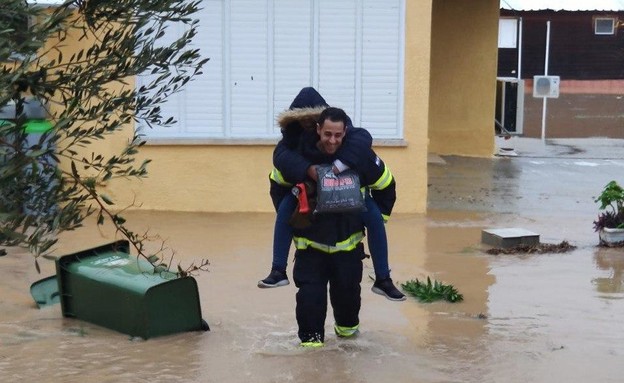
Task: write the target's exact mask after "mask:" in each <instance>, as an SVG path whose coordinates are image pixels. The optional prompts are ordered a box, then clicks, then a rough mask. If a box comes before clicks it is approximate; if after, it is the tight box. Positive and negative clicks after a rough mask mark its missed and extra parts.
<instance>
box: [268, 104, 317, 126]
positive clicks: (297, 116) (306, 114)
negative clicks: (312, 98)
mask: <svg viewBox="0 0 624 383" xmlns="http://www.w3.org/2000/svg"><path fill="white" fill-rule="evenodd" d="M325 108H326V106H316V107H308V108H295V109H287V110H285V111H283V112H282V113H280V114H279V115H278V116H277V124H278V125H279V127H280V128H281V129H282V131H284V130H287V129H303V130H307V129H315V128H316V123H317V121H318V119H319V116H320V115H321V112H323V110H325Z"/></svg>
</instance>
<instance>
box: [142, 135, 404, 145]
mask: <svg viewBox="0 0 624 383" xmlns="http://www.w3.org/2000/svg"><path fill="white" fill-rule="evenodd" d="M145 141H146V143H145V145H149V146H178V145H180V146H202V145H206V146H275V144H277V142H278V141H279V139H278V138H171V137H167V138H147V137H145ZM373 146H375V147H407V141H405V140H404V139H402V138H384V139H375V140H373Z"/></svg>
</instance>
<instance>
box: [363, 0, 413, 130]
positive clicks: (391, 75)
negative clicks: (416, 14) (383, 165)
mask: <svg viewBox="0 0 624 383" xmlns="http://www.w3.org/2000/svg"><path fill="white" fill-rule="evenodd" d="M362 13H363V25H364V26H365V27H364V28H363V31H362V35H363V37H362V60H361V61H362V75H361V78H360V81H361V89H362V90H361V92H362V95H361V105H360V106H359V108H360V111H361V112H360V115H361V117H360V118H361V120H360V121H359V123H360V125H361V126H362V127H365V128H367V129H368V130H370V131H371V133H373V135H374V136H375V137H378V138H393V137H397V135H398V129H399V127H400V126H401V125H402V121H400V120H399V119H400V118H401V116H402V113H401V110H400V106H401V102H400V100H401V89H402V86H401V82H402V71H403V65H402V62H401V61H402V60H401V57H402V54H401V49H402V44H401V33H402V31H401V28H397V23H399V21H400V20H401V6H400V1H397V0H395V1H384V2H380V1H375V0H366V1H364V9H363V12H362Z"/></svg>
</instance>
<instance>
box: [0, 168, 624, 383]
mask: <svg viewBox="0 0 624 383" xmlns="http://www.w3.org/2000/svg"><path fill="white" fill-rule="evenodd" d="M445 160H446V163H445V164H431V165H430V167H429V184H430V186H429V192H430V193H429V194H430V195H429V201H428V203H429V207H430V210H429V212H428V213H427V214H426V215H408V214H396V215H393V217H392V219H391V221H390V223H389V224H388V226H387V228H388V235H389V240H390V250H391V257H390V263H391V267H392V269H393V277H394V279H395V281H398V282H401V281H406V280H409V279H413V278H421V279H422V278H426V277H427V276H431V277H432V278H435V279H438V280H441V281H444V282H446V283H451V284H453V285H454V286H455V287H456V288H457V289H458V290H459V292H460V293H462V294H463V295H464V301H463V302H461V303H455V304H451V303H432V304H423V303H418V302H417V301H416V300H415V299H413V298H410V299H408V300H407V301H405V302H391V301H388V300H386V299H384V298H382V297H380V296H379V295H376V294H373V293H372V292H371V291H370V287H371V286H372V281H371V280H370V279H369V278H368V277H367V276H366V275H365V277H364V280H363V282H362V286H363V289H362V311H361V334H360V336H359V337H358V338H357V339H353V340H346V341H345V340H341V339H337V338H336V337H334V336H333V335H332V332H331V325H332V321H331V313H330V314H329V315H328V319H327V322H326V329H327V333H328V336H327V339H326V347H324V348H322V349H318V350H301V349H300V348H299V347H298V342H297V337H296V322H295V314H294V306H295V301H294V295H295V292H296V289H295V287H294V285H292V284H291V285H289V286H286V287H281V288H276V289H259V288H257V287H256V282H257V280H258V279H261V278H262V277H264V276H265V274H266V273H267V272H268V268H269V265H270V257H269V255H270V249H271V233H272V220H273V218H274V216H273V215H272V214H197V213H178V212H149V211H145V212H132V213H129V214H128V218H129V222H132V225H133V228H135V229H136V230H139V229H143V230H144V229H146V228H149V229H150V232H152V233H158V234H160V235H161V236H162V237H163V238H165V239H166V240H167V243H168V245H169V246H171V247H172V248H175V249H176V251H177V255H176V258H177V260H178V261H180V262H181V263H182V264H183V265H185V264H189V263H190V262H192V261H196V262H197V261H199V260H201V259H202V258H208V259H209V260H210V267H209V269H210V270H209V271H208V272H205V273H201V274H199V275H198V276H196V279H197V281H198V284H199V290H200V300H201V306H202V312H203V317H204V319H205V320H206V321H207V322H208V323H209V325H210V327H211V331H210V332H192V333H182V334H176V335H171V336H165V337H159V338H153V339H149V340H147V341H143V340H137V339H131V338H130V337H129V336H127V335H124V334H120V333H117V332H114V331H111V330H108V329H105V328H102V327H98V326H95V325H92V324H90V323H87V322H82V321H79V320H75V319H70V318H63V317H62V315H61V310H60V306H59V305H56V306H52V307H48V308H44V309H37V308H36V306H35V304H34V301H33V300H32V298H31V296H30V294H29V286H30V284H31V283H32V282H34V281H36V280H38V279H40V278H43V277H44V276H47V275H51V274H52V273H53V272H54V271H53V269H54V267H53V264H52V263H51V262H47V261H43V262H42V273H41V274H40V275H38V274H37V272H36V270H35V267H34V265H33V261H32V258H31V257H30V256H29V255H27V254H25V253H23V252H19V251H17V250H16V249H10V251H9V254H8V255H7V256H4V257H0V265H1V267H0V381H1V382H3V383H4V382H20V383H22V382H42V383H43V382H150V383H157V382H303V381H305V382H307V383H316V382H375V383H378V382H567V383H574V382H621V381H622V380H623V379H624V378H623V377H622V376H624V363H622V361H623V360H624V321H623V320H622V318H624V300H623V298H624V281H623V278H624V277H623V272H624V253H623V251H622V250H621V249H609V248H600V247H597V243H598V238H597V234H596V233H594V232H593V230H592V221H593V219H595V216H596V214H597V206H596V205H595V203H594V202H593V200H592V197H593V196H595V195H596V194H597V193H598V192H599V189H601V188H602V186H603V185H604V184H606V182H607V181H608V180H610V179H611V178H613V177H614V176H617V175H618V174H622V167H624V160H589V159H573V158H572V159H570V158H555V159H553V158H550V159H549V158H520V157H518V158H513V159H509V158H493V159H465V158H454V157H448V158H445ZM603 181H604V182H603ZM266 198H268V196H267V197H266ZM400 198H409V196H406V195H401V196H400ZM503 227H520V228H524V229H527V230H531V231H533V232H536V233H538V234H540V236H541V237H540V239H541V241H542V242H547V243H558V242H561V241H563V240H567V241H569V242H571V243H572V244H573V245H575V246H577V248H576V249H575V250H574V251H571V252H569V253H564V254H542V255H539V254H532V255H498V256H494V255H488V254H487V253H485V252H484V250H485V249H486V247H485V246H483V245H481V243H480V236H481V230H483V229H484V228H503ZM115 239H118V238H117V237H116V236H115V235H114V233H111V232H107V231H99V230H97V229H93V228H91V229H90V230H80V231H77V232H74V233H67V234H65V235H64V236H63V238H62V240H61V242H60V244H59V246H58V249H57V250H56V254H58V255H63V254H67V253H70V252H73V251H77V250H82V249H85V248H89V247H93V246H96V245H100V244H103V243H107V242H111V241H113V240H115ZM291 259H292V258H291ZM290 266H291V265H289V270H288V272H289V275H291V269H290ZM365 267H366V269H365V274H367V273H369V272H371V271H372V269H371V263H370V261H369V260H367V261H366V264H365ZM101 298H103V297H101Z"/></svg>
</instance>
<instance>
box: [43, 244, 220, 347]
mask: <svg viewBox="0 0 624 383" xmlns="http://www.w3.org/2000/svg"><path fill="white" fill-rule="evenodd" d="M153 270H154V267H153V266H152V265H151V264H150V263H149V262H147V261H146V260H144V259H141V258H139V257H136V256H131V255H130V254H129V243H128V241H117V242H114V243H111V244H107V245H104V246H100V247H96V248H93V249H88V250H84V251H81V252H78V253H74V254H69V255H65V256H63V257H60V258H59V259H58V260H57V261H56V278H57V281H58V295H59V297H60V303H61V309H62V312H63V316H66V317H73V318H77V319H81V320H84V321H87V322H91V323H94V324H97V325H100V326H103V327H107V328H110V329H113V330H116V331H119V332H122V333H125V334H129V335H131V336H137V337H141V338H144V339H148V338H152V337H155V336H161V335H168V334H173V333H177V332H184V331H199V330H209V327H208V324H207V323H206V322H205V321H204V320H203V319H202V316H201V307H200V303H199V293H198V290H197V282H196V281H195V279H194V278H193V277H182V278H178V277H177V275H176V274H175V273H172V272H168V271H163V272H154V271H153ZM46 279H47V278H46ZM46 279H43V280H42V281H46ZM48 294H49V295H53V293H50V292H48ZM33 296H34V295H33Z"/></svg>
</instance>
